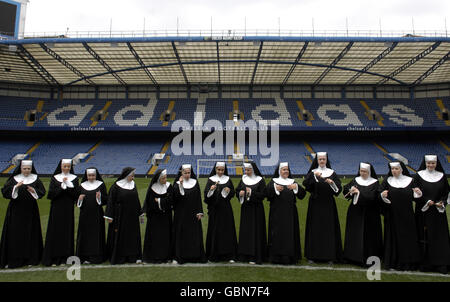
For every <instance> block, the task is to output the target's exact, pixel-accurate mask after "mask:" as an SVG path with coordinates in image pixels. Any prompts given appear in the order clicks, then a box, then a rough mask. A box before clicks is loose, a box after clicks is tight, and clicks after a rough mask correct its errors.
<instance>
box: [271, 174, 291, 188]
mask: <svg viewBox="0 0 450 302" xmlns="http://www.w3.org/2000/svg"><path fill="white" fill-rule="evenodd" d="M273 181H274V182H275V183H276V184H277V185H281V186H289V185H292V184H293V183H294V181H295V180H294V179H292V178H283V177H281V176H280V177H278V178H274V179H273Z"/></svg>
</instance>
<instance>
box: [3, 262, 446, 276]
mask: <svg viewBox="0 0 450 302" xmlns="http://www.w3.org/2000/svg"><path fill="white" fill-rule="evenodd" d="M70 267H72V266H71V265H65V266H58V267H32V268H23V269H2V270H0V274H14V273H28V272H47V271H67V270H68V269H69V268H70ZM152 267H167V268H182V267H247V268H249V267H251V268H278V269H279V268H282V269H294V270H313V271H320V270H327V271H347V272H361V273H364V272H367V269H363V268H351V267H332V266H309V265H275V264H262V265H250V264H245V263H234V264H229V263H205V264H202V263H186V264H183V265H176V264H169V263H168V264H120V265H102V264H100V265H81V269H82V270H83V269H104V268H108V269H116V268H118V269H120V268H152ZM381 274H389V275H409V276H426V277H441V278H450V274H447V275H444V274H439V273H424V272H412V271H395V270H392V271H391V270H389V271H386V270H381Z"/></svg>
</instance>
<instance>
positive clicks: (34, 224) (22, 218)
mask: <svg viewBox="0 0 450 302" xmlns="http://www.w3.org/2000/svg"><path fill="white" fill-rule="evenodd" d="M21 176H22V175H21V163H19V164H18V166H17V168H16V169H15V171H14V172H13V174H12V175H11V176H10V177H9V178H8V180H7V181H6V183H5V185H4V186H3V188H2V194H3V197H4V198H5V199H9V200H10V202H9V204H8V209H7V211H6V215H5V221H4V224H3V232H2V238H1V243H0V266H1V267H2V268H4V267H6V266H8V268H16V267H21V266H25V265H38V264H39V263H40V262H41V258H42V250H43V243H42V230H41V220H40V215H39V207H38V204H37V202H36V198H35V197H33V196H32V195H31V193H30V192H29V191H28V190H27V187H28V186H29V187H32V188H33V189H34V190H35V191H36V194H37V197H38V199H40V198H42V197H44V195H45V193H46V191H45V188H44V185H43V184H42V182H41V180H40V179H39V177H38V176H37V173H36V170H35V168H34V165H32V172H31V174H30V175H29V176H28V177H27V180H28V181H32V182H30V183H28V181H26V182H24V184H23V185H21V186H20V187H19V188H18V189H16V191H15V192H16V193H17V198H13V190H14V186H15V185H17V184H18V183H19V182H20V180H19V181H17V180H16V179H15V177H21Z"/></svg>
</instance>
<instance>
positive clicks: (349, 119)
mask: <svg viewBox="0 0 450 302" xmlns="http://www.w3.org/2000/svg"><path fill="white" fill-rule="evenodd" d="M441 100H442V104H443V105H444V106H445V107H446V108H450V98H442V99H441ZM38 101H39V100H38V99H31V98H17V97H0V130H2V129H4V130H9V129H12V128H14V129H18V130H20V129H31V130H32V129H41V130H44V129H46V128H50V129H51V128H52V127H55V128H57V127H59V128H61V127H62V128H63V129H64V128H65V129H69V128H70V127H73V126H77V127H83V128H84V127H89V126H91V124H92V120H91V118H92V117H93V116H94V113H95V112H97V111H99V110H101V109H102V108H104V107H105V105H106V104H108V105H109V108H108V109H107V113H108V114H107V115H106V118H105V119H104V120H100V121H99V122H98V124H97V126H96V127H99V128H100V127H102V128H105V130H116V129H124V127H131V128H132V129H136V128H137V126H139V128H140V129H141V130H151V129H155V130H170V125H171V124H172V123H173V121H169V123H168V124H167V125H164V126H163V121H161V119H160V118H161V115H162V114H163V113H164V112H166V110H167V109H168V108H169V107H170V104H172V106H173V109H172V111H173V113H174V115H175V120H178V119H184V120H187V121H188V122H189V123H190V125H193V124H194V112H195V111H196V110H197V105H198V102H199V101H198V100H196V99H191V100H186V99H174V100H171V99H161V100H157V101H156V100H114V101H111V102H109V101H107V100H64V101H56V100H44V103H43V106H42V111H40V112H37V113H36V122H35V123H34V125H33V126H32V127H31V128H30V127H27V123H26V121H25V120H24V116H25V113H26V111H27V110H33V109H36V108H37V104H38ZM172 101H173V103H171V102H172ZM360 101H361V100H357V99H353V100H349V99H341V100H332V99H314V100H311V99H305V100H302V101H301V104H299V100H297V99H284V100H282V99H207V100H206V105H205V112H204V114H205V116H204V121H207V120H212V119H215V120H219V121H220V122H221V123H222V125H225V121H226V120H228V119H230V114H231V113H232V112H233V111H234V109H236V108H238V109H239V111H240V112H242V113H243V118H244V121H248V120H250V119H253V120H256V121H258V120H270V119H277V120H278V121H279V122H280V127H281V129H282V130H293V129H297V130H303V129H308V130H314V129H333V128H336V127H341V130H342V127H347V126H355V127H358V126H359V127H361V126H364V127H378V126H380V125H378V123H377V122H376V121H374V120H369V119H368V117H367V116H366V115H365V111H366V109H365V108H364V106H363V104H362V103H361V102H360ZM364 102H365V105H366V106H368V107H369V108H370V109H373V110H376V111H377V112H378V113H380V114H381V116H382V118H383V120H382V124H383V125H384V127H386V128H391V129H392V128H394V129H402V128H404V127H409V126H413V127H424V128H427V127H440V128H441V129H445V128H446V127H448V126H446V123H445V121H442V120H440V119H438V118H437V116H436V113H437V112H439V110H440V109H439V106H438V104H437V102H436V99H415V100H405V99H395V100H373V99H367V100H364ZM128 106H131V107H128ZM301 106H303V107H304V108H305V109H306V110H308V111H309V112H310V113H311V114H312V116H313V120H312V121H311V124H310V125H307V124H306V123H305V121H303V120H302V119H299V117H298V114H299V113H300V111H301V109H300V107H301ZM63 107H65V109H66V110H60V111H57V112H56V110H57V109H61V108H63ZM125 108H128V110H123V111H121V110H122V109H125ZM77 111H78V114H77ZM119 111H120V113H121V114H122V116H120V115H121V114H117V113H119ZM144 117H147V118H144ZM150 117H151V118H150ZM170 117H171V118H172V117H173V115H171V116H170ZM344 118H345V123H343V122H342V120H343V119H344ZM64 120H70V123H69V122H64ZM118 120H120V121H118ZM138 120H141V123H140V124H139V125H135V124H136V123H134V121H138ZM63 129H60V130H63ZM132 129H131V130H132ZM127 130H128V129H127ZM381 130H383V128H381Z"/></svg>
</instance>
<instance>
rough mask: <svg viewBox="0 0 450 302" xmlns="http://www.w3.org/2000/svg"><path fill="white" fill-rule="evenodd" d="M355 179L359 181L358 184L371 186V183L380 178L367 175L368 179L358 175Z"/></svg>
mask: <svg viewBox="0 0 450 302" xmlns="http://www.w3.org/2000/svg"><path fill="white" fill-rule="evenodd" d="M355 181H356V182H357V183H358V185H360V186H363V187H367V186H370V185H371V184H374V183H376V182H377V181H378V180H376V179H375V178H373V177H370V176H369V177H367V179H364V178H362V177H361V176H358V177H356V178H355Z"/></svg>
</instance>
